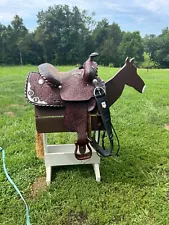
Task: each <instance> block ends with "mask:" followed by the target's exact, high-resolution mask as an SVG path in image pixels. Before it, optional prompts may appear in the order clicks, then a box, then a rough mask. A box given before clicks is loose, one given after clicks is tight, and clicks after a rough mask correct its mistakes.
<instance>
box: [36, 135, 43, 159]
mask: <svg viewBox="0 0 169 225" xmlns="http://www.w3.org/2000/svg"><path fill="white" fill-rule="evenodd" d="M36 156H37V157H38V158H39V159H43V158H44V145H43V135H42V134H41V133H38V132H37V131H36Z"/></svg>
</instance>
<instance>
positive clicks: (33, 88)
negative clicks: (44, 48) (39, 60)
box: [25, 56, 105, 160]
mask: <svg viewBox="0 0 169 225" xmlns="http://www.w3.org/2000/svg"><path fill="white" fill-rule="evenodd" d="M91 59H92V58H91V56H90V57H89V59H88V60H87V61H86V64H85V63H84V68H82V69H74V70H72V71H69V72H59V71H58V70H57V69H56V68H55V67H54V66H53V65H51V64H49V63H44V64H41V65H39V67H38V69H39V73H38V72H33V73H29V74H28V77H27V81H26V87H25V96H26V98H27V99H28V101H29V102H30V103H32V104H34V105H38V106H43V107H64V124H65V127H66V128H67V130H68V131H70V132H77V141H76V142H75V157H76V158H77V159H79V160H82V159H87V158H90V157H91V155H92V151H91V148H90V146H89V141H88V135H87V134H88V113H89V112H91V111H92V110H94V109H95V108H96V101H95V99H94V95H93V92H94V88H95V87H94V85H93V84H92V80H93V79H96V80H97V82H98V84H99V85H100V86H102V87H103V88H105V83H104V81H102V80H101V79H100V78H99V77H97V64H96V63H95V62H94V61H93V60H91ZM90 67H91V69H90ZM86 74H87V75H86ZM89 77H90V79H89ZM78 147H79V153H78ZM86 147H87V148H88V149H89V152H88V153H86Z"/></svg>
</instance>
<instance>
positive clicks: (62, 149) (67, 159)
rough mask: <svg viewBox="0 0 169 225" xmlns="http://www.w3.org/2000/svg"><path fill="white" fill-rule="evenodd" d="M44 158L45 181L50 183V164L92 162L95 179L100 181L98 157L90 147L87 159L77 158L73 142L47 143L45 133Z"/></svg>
mask: <svg viewBox="0 0 169 225" xmlns="http://www.w3.org/2000/svg"><path fill="white" fill-rule="evenodd" d="M43 144H44V160H45V166H46V183H47V185H49V184H50V183H51V173H52V171H51V170H52V168H51V167H52V166H64V165H84V164H92V165H93V169H94V172H95V177H96V181H97V182H100V169H99V165H100V157H99V156H98V155H97V153H96V151H95V150H94V149H93V148H92V156H91V158H90V159H87V160H78V159H76V157H75V155H74V150H75V145H74V144H63V145H59V144H58V145H48V144H47V134H43Z"/></svg>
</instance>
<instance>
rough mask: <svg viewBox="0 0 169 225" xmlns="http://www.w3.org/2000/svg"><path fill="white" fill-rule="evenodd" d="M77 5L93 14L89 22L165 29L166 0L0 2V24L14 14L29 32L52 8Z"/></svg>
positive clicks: (168, 6) (132, 28)
mask: <svg viewBox="0 0 169 225" xmlns="http://www.w3.org/2000/svg"><path fill="white" fill-rule="evenodd" d="M54 4H55V5H58V4H62V5H65V4H66V5H69V6H70V7H73V6H75V5H76V6H77V7H78V8H79V9H80V10H84V9H85V10H87V13H88V15H91V14H92V12H95V16H94V17H93V19H94V20H95V21H100V20H102V19H104V18H107V19H108V21H109V23H110V24H111V23H113V22H115V23H117V24H118V25H119V26H120V28H121V30H122V31H130V32H133V31H140V34H141V36H143V37H144V36H145V35H146V34H155V35H159V34H161V31H162V29H164V28H166V27H169V0H0V23H1V24H3V25H8V24H10V22H11V21H12V19H13V17H14V16H15V15H16V14H17V15H19V16H20V17H22V19H23V21H24V24H25V26H26V27H27V28H28V29H29V30H30V31H33V30H34V29H35V28H36V26H37V14H38V12H40V11H41V10H44V11H45V10H47V9H48V7H49V6H53V5H54Z"/></svg>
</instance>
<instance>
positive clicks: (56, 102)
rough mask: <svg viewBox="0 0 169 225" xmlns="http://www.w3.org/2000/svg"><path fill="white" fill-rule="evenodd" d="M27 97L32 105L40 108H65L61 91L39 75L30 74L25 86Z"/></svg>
mask: <svg viewBox="0 0 169 225" xmlns="http://www.w3.org/2000/svg"><path fill="white" fill-rule="evenodd" d="M25 97H26V98H27V99H28V101H29V102H30V103H32V104H33V105H38V106H51V107H64V101H62V99H61V97H60V90H59V89H58V88H55V87H52V86H50V85H49V84H48V83H47V82H46V81H45V80H44V79H43V78H42V77H41V75H40V74H39V73H36V72H31V73H29V74H28V77H27V80H26V86H25Z"/></svg>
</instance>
